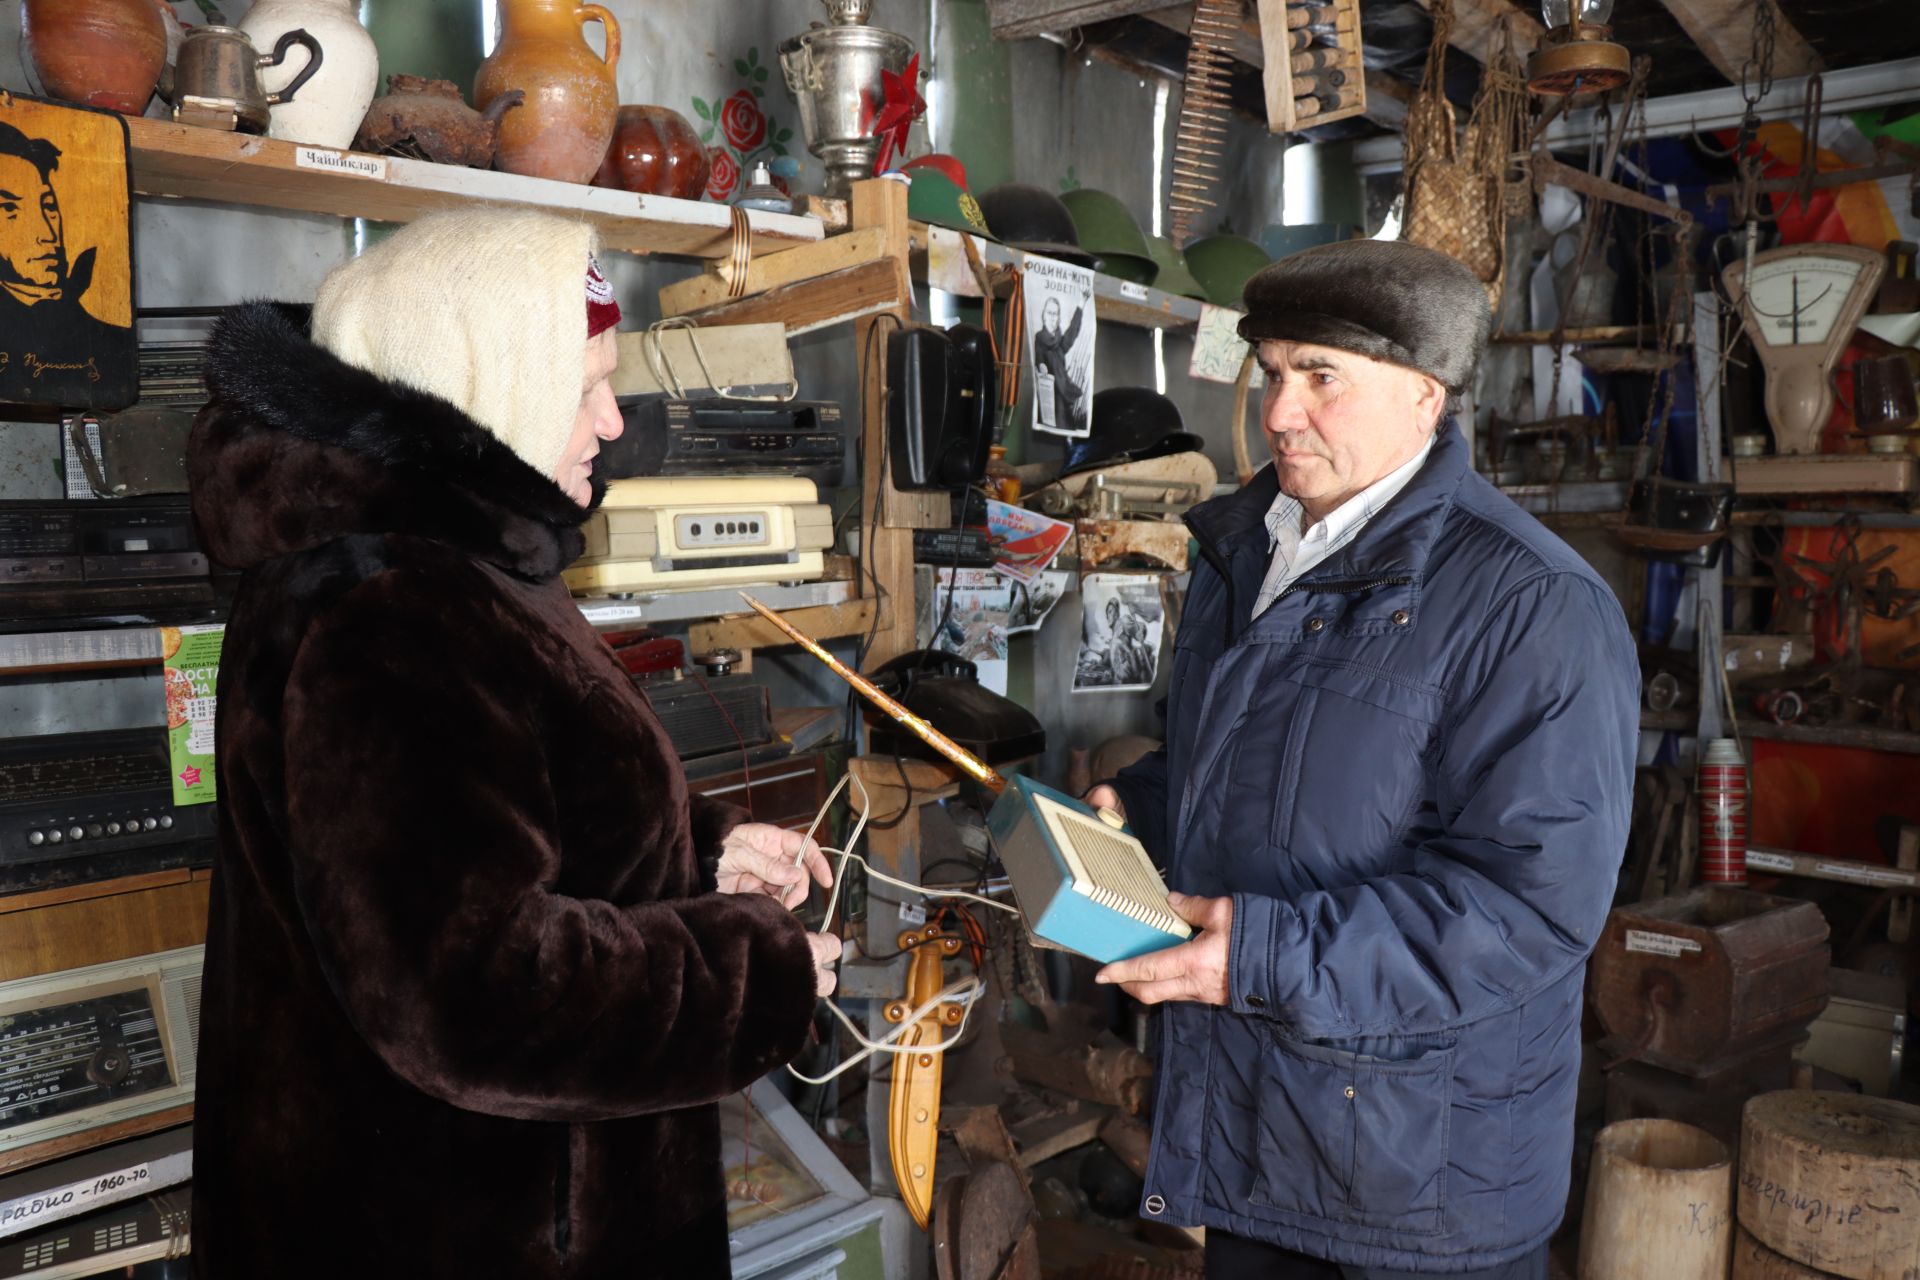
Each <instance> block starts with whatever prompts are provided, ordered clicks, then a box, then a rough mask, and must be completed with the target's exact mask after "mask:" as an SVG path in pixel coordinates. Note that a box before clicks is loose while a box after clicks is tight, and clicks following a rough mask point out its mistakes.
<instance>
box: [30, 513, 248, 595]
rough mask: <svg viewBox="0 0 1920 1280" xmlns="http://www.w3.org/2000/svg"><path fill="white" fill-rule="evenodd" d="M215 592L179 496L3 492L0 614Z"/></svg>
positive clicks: (190, 517)
mask: <svg viewBox="0 0 1920 1280" xmlns="http://www.w3.org/2000/svg"><path fill="white" fill-rule="evenodd" d="M213 602H214V591H213V586H212V583H211V581H210V580H209V566H208V564H207V557H206V556H205V555H204V554H202V552H201V550H200V546H199V542H198V541H197V539H196V538H195V537H194V532H193V518H192V515H191V514H190V512H189V511H188V508H187V500H186V499H185V498H159V499H146V498H127V499H89V500H81V501H72V502H0V620H10V619H11V620H23V619H45V618H51V617H63V616H70V615H79V614H88V613H102V612H109V611H118V610H138V609H159V608H167V607H169V606H176V605H179V606H192V605H211V604H212V603H213Z"/></svg>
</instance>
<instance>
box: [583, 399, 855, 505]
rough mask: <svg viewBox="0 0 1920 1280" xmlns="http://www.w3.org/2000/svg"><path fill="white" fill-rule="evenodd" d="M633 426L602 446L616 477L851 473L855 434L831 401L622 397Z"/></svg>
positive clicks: (604, 462)
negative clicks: (851, 437)
mask: <svg viewBox="0 0 1920 1280" xmlns="http://www.w3.org/2000/svg"><path fill="white" fill-rule="evenodd" d="M620 412H621V416H622V417H623V418H625V419H626V424H627V425H626V430H625V431H624V432H622V433H621V435H620V438H619V439H617V440H614V441H612V442H611V443H609V444H608V445H607V446H606V447H605V448H604V449H602V450H601V451H600V458H601V462H600V468H601V472H602V474H604V475H607V476H611V477H613V478H615V479H626V478H630V477H645V476H738V475H786V476H800V477H801V478H803V479H807V480H811V481H813V482H814V483H815V484H818V485H823V486H826V487H829V488H831V487H833V486H836V485H839V484H840V483H842V481H843V480H844V478H845V471H846V468H845V462H846V456H847V445H848V436H847V431H846V424H845V421H844V420H843V418H842V416H841V413H840V406H839V405H837V404H834V403H833V402H831V401H827V400H788V401H785V402H780V401H761V400H676V399H673V398H671V397H668V396H635V397H632V398H630V399H623V400H622V401H621V402H620Z"/></svg>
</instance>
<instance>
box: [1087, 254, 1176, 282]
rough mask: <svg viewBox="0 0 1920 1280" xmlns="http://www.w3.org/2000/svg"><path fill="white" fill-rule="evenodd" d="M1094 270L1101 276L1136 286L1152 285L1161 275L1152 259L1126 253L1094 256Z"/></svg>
mask: <svg viewBox="0 0 1920 1280" xmlns="http://www.w3.org/2000/svg"><path fill="white" fill-rule="evenodd" d="M1093 269H1094V270H1095V271H1098V272H1099V273H1100V274H1101V275H1105V276H1112V277H1113V278H1114V279H1116V280H1130V281H1132V282H1133V283H1134V284H1152V283H1153V282H1154V279H1155V278H1156V277H1157V276H1158V275H1159V274H1160V268H1159V267H1158V266H1156V265H1155V264H1154V261H1153V259H1152V258H1133V257H1129V256H1128V255H1126V254H1124V253H1114V254H1104V253H1096V254H1094V255H1093Z"/></svg>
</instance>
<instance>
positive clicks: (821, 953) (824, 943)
mask: <svg viewBox="0 0 1920 1280" xmlns="http://www.w3.org/2000/svg"><path fill="white" fill-rule="evenodd" d="M807 946H808V947H810V948H812V950H813V994H815V995H816V996H819V997H821V998H822V999H825V998H826V997H827V996H830V995H832V994H833V986H834V982H835V981H836V979H835V978H834V976H833V966H834V963H835V962H836V961H838V960H839V959H840V938H839V936H838V935H837V934H831V933H809V934H808V935H807Z"/></svg>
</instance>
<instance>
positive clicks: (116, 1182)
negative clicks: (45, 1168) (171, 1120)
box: [0, 1164, 152, 1235]
mask: <svg viewBox="0 0 1920 1280" xmlns="http://www.w3.org/2000/svg"><path fill="white" fill-rule="evenodd" d="M151 1177H152V1174H151V1173H150V1172H149V1170H148V1169H147V1166H146V1165H145V1164H136V1165H129V1166H128V1167H126V1168H125V1169H116V1170H115V1171H114V1172H112V1173H109V1174H105V1175H104V1176H102V1177H98V1178H88V1179H87V1180H86V1181H84V1182H73V1183H69V1184H67V1185H66V1186H64V1187H55V1188H53V1189H52V1190H51V1191H42V1192H40V1193H39V1194H38V1195H34V1196H28V1197H23V1198H21V1199H19V1200H15V1201H13V1202H12V1203H10V1204H6V1205H0V1228H5V1229H6V1232H7V1234H8V1235H12V1234H13V1233H14V1232H16V1231H20V1230H23V1229H24V1228H26V1227H27V1226H29V1225H31V1224H32V1223H34V1222H37V1221H39V1220H40V1219H41V1218H45V1217H48V1216H50V1215H54V1216H58V1217H62V1218H65V1217H69V1216H71V1215H73V1214H75V1213H78V1212H80V1211H81V1206H83V1205H89V1204H92V1203H94V1202H95V1201H101V1202H105V1201H108V1200H121V1199H125V1198H126V1197H125V1195H124V1194H121V1193H123V1192H126V1191H127V1188H129V1187H138V1186H140V1185H141V1184H144V1183H146V1182H147V1181H149V1180H150V1179H151Z"/></svg>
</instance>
